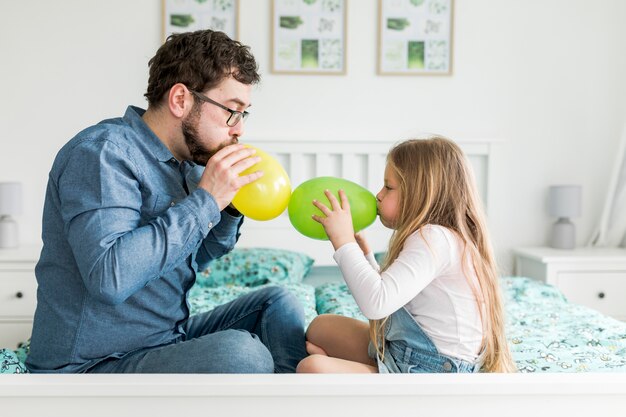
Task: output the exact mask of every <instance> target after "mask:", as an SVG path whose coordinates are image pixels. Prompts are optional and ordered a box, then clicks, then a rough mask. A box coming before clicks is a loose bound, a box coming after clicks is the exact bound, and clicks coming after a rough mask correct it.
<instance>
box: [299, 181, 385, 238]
mask: <svg viewBox="0 0 626 417" xmlns="http://www.w3.org/2000/svg"><path fill="white" fill-rule="evenodd" d="M324 190H329V191H330V192H331V193H333V194H334V195H335V196H336V197H337V200H339V190H344V191H345V193H346V196H347V197H348V201H349V202H350V213H351V214H352V225H353V226H354V231H355V233H356V232H358V231H359V230H362V229H365V228H366V227H367V226H369V225H370V224H372V223H374V220H376V213H377V210H376V197H374V194H372V193H371V192H370V191H368V190H367V189H365V188H363V187H361V186H360V185H359V184H356V183H354V182H352V181H348V180H344V179H342V178H335V177H318V178H313V179H311V180H308V181H305V182H303V183H302V184H300V185H299V186H298V187H296V189H295V190H293V192H292V193H291V199H290V200H289V206H288V211H289V220H290V221H291V224H292V225H293V227H295V228H296V230H297V231H298V232H300V233H302V234H303V235H305V236H308V237H310V238H312V239H319V240H328V236H327V235H326V232H325V231H324V228H323V227H322V225H321V224H319V223H318V222H316V221H315V220H313V219H312V218H311V215H313V214H317V215H318V216H324V215H323V214H322V212H321V211H320V210H319V209H318V208H317V207H315V206H314V205H313V200H318V201H320V202H321V203H323V204H324V205H326V206H327V207H330V203H329V201H328V198H327V197H326V195H325V194H324ZM339 201H340V202H341V200H339Z"/></svg>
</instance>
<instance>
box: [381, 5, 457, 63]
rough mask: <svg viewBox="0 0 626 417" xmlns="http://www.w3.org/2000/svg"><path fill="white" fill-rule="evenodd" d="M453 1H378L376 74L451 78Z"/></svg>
mask: <svg viewBox="0 0 626 417" xmlns="http://www.w3.org/2000/svg"><path fill="white" fill-rule="evenodd" d="M453 15H454V0H378V68H377V70H378V74H379V75H451V74H452V51H453V49H452V46H453V45H452V43H453V26H454V25H453V23H454V22H453Z"/></svg>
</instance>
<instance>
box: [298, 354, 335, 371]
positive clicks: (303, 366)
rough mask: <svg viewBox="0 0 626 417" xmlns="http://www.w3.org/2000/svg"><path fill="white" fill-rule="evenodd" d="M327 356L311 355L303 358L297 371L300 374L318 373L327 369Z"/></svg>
mask: <svg viewBox="0 0 626 417" xmlns="http://www.w3.org/2000/svg"><path fill="white" fill-rule="evenodd" d="M326 358H327V356H324V355H310V356H307V357H306V358H304V359H302V360H301V361H300V363H298V366H297V367H296V373H299V374H316V373H322V372H324V371H325V369H326V367H325V363H326V362H325V361H326Z"/></svg>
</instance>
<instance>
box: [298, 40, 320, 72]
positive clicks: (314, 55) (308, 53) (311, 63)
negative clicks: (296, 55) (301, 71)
mask: <svg viewBox="0 0 626 417" xmlns="http://www.w3.org/2000/svg"><path fill="white" fill-rule="evenodd" d="M318 51H319V40H317V39H302V51H301V52H302V59H301V64H302V68H319V59H318V56H319V55H318Z"/></svg>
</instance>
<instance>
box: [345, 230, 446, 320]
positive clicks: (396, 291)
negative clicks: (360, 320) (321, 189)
mask: <svg viewBox="0 0 626 417" xmlns="http://www.w3.org/2000/svg"><path fill="white" fill-rule="evenodd" d="M422 229H425V230H423V231H422V232H420V231H417V232H415V233H413V234H412V235H411V236H409V237H408V238H407V240H406V242H405V245H404V248H403V249H402V251H401V252H400V254H399V255H398V258H397V259H396V260H395V261H394V262H393V263H392V264H391V265H390V266H389V268H387V270H385V271H384V272H383V273H382V274H381V273H380V272H378V270H377V269H376V268H375V266H374V265H372V264H371V263H370V262H369V261H368V259H366V257H365V256H364V255H363V252H362V251H361V250H360V248H359V246H358V244H357V243H355V242H352V243H348V244H345V245H343V246H341V247H340V248H339V249H337V251H336V252H335V254H334V258H335V261H336V262H337V264H338V265H339V268H340V269H341V272H342V274H343V277H344V280H345V281H346V284H347V285H348V288H349V289H350V292H351V293H352V296H353V297H354V299H355V300H356V303H357V305H358V306H359V308H360V309H361V312H362V313H363V315H365V317H367V318H368V319H370V320H378V319H382V318H384V317H387V316H389V315H390V314H391V313H393V312H395V311H397V310H398V309H400V308H401V307H403V306H404V305H406V304H407V303H408V302H409V301H411V300H412V299H413V298H415V296H416V295H418V294H419V293H420V292H421V291H422V290H423V289H424V288H425V287H426V286H427V285H428V284H429V283H430V282H431V281H432V280H433V279H434V278H435V277H437V276H438V275H439V274H440V273H441V271H442V270H443V269H444V268H445V267H446V266H447V265H448V263H449V259H450V250H449V249H450V244H449V242H448V240H447V238H446V237H445V236H444V234H443V232H442V231H440V230H436V229H432V228H429V227H428V226H427V227H425V228H422ZM422 233H423V235H424V236H422Z"/></svg>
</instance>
